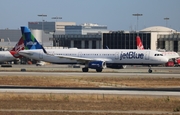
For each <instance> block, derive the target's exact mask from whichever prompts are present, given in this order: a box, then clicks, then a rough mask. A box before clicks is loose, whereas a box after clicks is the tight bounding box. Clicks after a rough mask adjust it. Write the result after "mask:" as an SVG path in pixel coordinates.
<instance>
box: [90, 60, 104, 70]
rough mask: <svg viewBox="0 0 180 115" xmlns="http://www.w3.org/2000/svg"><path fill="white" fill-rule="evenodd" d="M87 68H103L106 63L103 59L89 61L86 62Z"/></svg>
mask: <svg viewBox="0 0 180 115" xmlns="http://www.w3.org/2000/svg"><path fill="white" fill-rule="evenodd" d="M88 68H91V69H104V68H106V63H105V62H103V61H91V62H89V64H88Z"/></svg>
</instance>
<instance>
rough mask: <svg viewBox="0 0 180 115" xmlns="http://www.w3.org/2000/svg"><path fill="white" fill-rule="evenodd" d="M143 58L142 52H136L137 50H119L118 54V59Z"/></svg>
mask: <svg viewBox="0 0 180 115" xmlns="http://www.w3.org/2000/svg"><path fill="white" fill-rule="evenodd" d="M143 58H144V54H143V53H137V52H133V51H130V52H126V53H123V52H121V54H120V60H122V59H143Z"/></svg>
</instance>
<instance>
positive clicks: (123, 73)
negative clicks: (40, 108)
mask: <svg viewBox="0 0 180 115" xmlns="http://www.w3.org/2000/svg"><path fill="white" fill-rule="evenodd" d="M51 66H52V65H50V66H45V67H36V66H35V67H34V65H31V66H27V65H26V66H16V67H13V68H1V69H0V76H6V77H8V76H35V77H36V76H38V77H41V76H42V77H44V76H56V77H61V76H65V77H66V76H71V77H73V76H75V77H76V76H81V77H92V76H94V77H127V76H128V78H135V77H138V78H144V77H146V78H147V77H155V78H156V77H159V78H180V73H178V72H179V69H180V68H179V67H177V68H166V67H154V68H153V69H154V70H155V72H153V73H147V72H145V71H146V69H147V67H136V68H134V67H129V68H126V69H121V70H113V69H107V70H105V71H103V72H101V73H97V72H94V71H90V72H87V73H84V72H81V68H63V67H59V66H58V65H56V66H55V67H53V66H52V67H51ZM22 68H26V69H27V71H20V70H21V69H22ZM10 69H12V71H10ZM15 69H16V71H15ZM34 70H38V71H34ZM44 70H45V71H44ZM47 70H55V71H47ZM57 70H58V71H57ZM68 70H71V72H70V71H68ZM0 92H11V93H57V94H117V95H150V96H180V90H175V91H173V90H166V91H162V90H157V89H156V90H145V89H144V90H134V89H131V90H130V89H126V88H125V89H123V90H103V89H101V90H100V89H98V88H97V89H88V88H85V89H81V90H80V89H57V88H56V89H48V88H47V89H38V88H33V89H31V88H29V89H23V88H12V87H9V88H2V87H1V88H0Z"/></svg>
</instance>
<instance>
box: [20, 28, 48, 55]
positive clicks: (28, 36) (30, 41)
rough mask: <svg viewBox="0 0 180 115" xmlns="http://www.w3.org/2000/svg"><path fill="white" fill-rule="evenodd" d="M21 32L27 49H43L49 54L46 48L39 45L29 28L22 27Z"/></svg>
mask: <svg viewBox="0 0 180 115" xmlns="http://www.w3.org/2000/svg"><path fill="white" fill-rule="evenodd" d="M21 32H22V36H23V40H24V45H25V49H29V50H33V49H43V51H44V53H47V52H46V50H45V49H44V47H43V46H42V45H41V44H39V42H38V41H37V40H36V38H35V37H34V36H33V35H32V33H31V31H30V29H29V28H27V27H25V26H22V27H21Z"/></svg>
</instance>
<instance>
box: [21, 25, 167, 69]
mask: <svg viewBox="0 0 180 115" xmlns="http://www.w3.org/2000/svg"><path fill="white" fill-rule="evenodd" d="M21 32H22V36H23V39H24V45H25V49H31V50H21V51H19V52H18V54H20V55H22V56H25V57H28V58H31V59H35V60H39V61H45V62H50V63H56V64H83V65H85V67H84V68H82V71H83V72H88V70H89V68H91V69H96V71H97V72H102V70H103V69H105V68H106V67H107V68H112V69H119V68H121V66H122V65H148V66H149V70H148V72H149V73H152V70H151V65H159V64H164V63H166V62H167V61H168V59H167V58H166V57H164V56H163V55H162V53H161V52H158V51H153V50H137V49H53V50H52V49H47V50H45V49H44V48H43V46H42V45H40V44H39V42H38V41H37V40H36V38H35V37H34V36H33V35H32V34H31V31H30V30H29V28H27V27H24V26H23V27H21Z"/></svg>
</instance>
